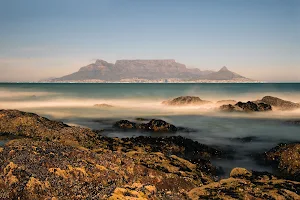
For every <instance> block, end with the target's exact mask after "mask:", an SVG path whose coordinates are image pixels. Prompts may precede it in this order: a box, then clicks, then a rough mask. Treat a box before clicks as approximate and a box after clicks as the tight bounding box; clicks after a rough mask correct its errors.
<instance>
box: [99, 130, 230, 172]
mask: <svg viewBox="0 0 300 200" xmlns="http://www.w3.org/2000/svg"><path fill="white" fill-rule="evenodd" d="M101 141H102V143H101V144H100V146H102V147H106V148H108V149H110V150H112V151H122V152H130V151H141V152H160V153H163V154H164V155H166V156H169V155H176V156H178V157H180V158H183V159H186V160H188V161H190V162H191V163H193V164H196V165H197V168H199V169H200V170H201V171H203V172H207V173H208V174H214V175H217V174H218V173H219V169H217V168H216V167H215V166H213V165H212V164H211V162H210V160H211V159H212V158H227V157H230V156H231V152H225V151H221V150H219V149H217V148H213V147H209V146H207V145H204V144H200V143H198V142H196V141H193V140H191V139H188V138H184V137H181V136H172V137H144V136H139V137H134V138H121V139H119V138H108V137H101Z"/></svg>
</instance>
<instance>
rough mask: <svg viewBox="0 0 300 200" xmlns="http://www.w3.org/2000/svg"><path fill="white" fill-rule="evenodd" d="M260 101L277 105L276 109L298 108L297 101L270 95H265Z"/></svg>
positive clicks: (299, 106)
mask: <svg viewBox="0 0 300 200" xmlns="http://www.w3.org/2000/svg"><path fill="white" fill-rule="evenodd" d="M261 101H262V102H265V103H267V104H270V105H271V106H274V107H277V108H278V109H281V110H292V109H297V108H300V104H298V103H294V102H291V101H286V100H283V99H279V98H277V97H272V96H265V97H264V98H262V100H261Z"/></svg>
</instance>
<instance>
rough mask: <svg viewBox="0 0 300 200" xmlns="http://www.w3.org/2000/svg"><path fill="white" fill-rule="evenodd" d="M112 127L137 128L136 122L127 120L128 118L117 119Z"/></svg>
mask: <svg viewBox="0 0 300 200" xmlns="http://www.w3.org/2000/svg"><path fill="white" fill-rule="evenodd" d="M114 127H117V128H120V129H137V125H136V123H134V122H131V121H128V120H120V121H117V122H116V123H115V124H114Z"/></svg>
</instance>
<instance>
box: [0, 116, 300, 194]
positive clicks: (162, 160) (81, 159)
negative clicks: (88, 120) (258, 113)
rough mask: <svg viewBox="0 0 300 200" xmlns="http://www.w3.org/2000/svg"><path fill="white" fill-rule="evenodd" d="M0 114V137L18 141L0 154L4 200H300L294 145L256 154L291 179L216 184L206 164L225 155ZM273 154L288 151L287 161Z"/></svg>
mask: <svg viewBox="0 0 300 200" xmlns="http://www.w3.org/2000/svg"><path fill="white" fill-rule="evenodd" d="M0 113H1V117H0V133H2V135H5V136H6V137H17V139H16V138H12V139H11V140H10V141H9V142H6V143H5V145H4V146H2V147H0V169H1V170H0V176H1V177H3V179H0V186H1V187H0V191H1V194H2V196H4V197H6V198H9V199H10V198H14V197H22V199H40V198H62V197H65V196H66V195H68V197H69V198H77V199H84V198H100V199H110V200H113V199H128V198H136V199H203V198H204V199H205V198H220V199H229V198H233V199H236V198H237V199H245V198H250V197H251V198H263V199H265V198H267V199H270V198H275V199H278V198H290V199H297V198H299V197H300V196H299V189H300V182H297V181H299V180H300V177H299V171H298V170H299V169H298V168H297V165H296V163H295V162H291V161H290V157H291V158H292V160H295V159H297V158H299V156H300V155H299V152H298V151H296V150H295V149H297V148H298V146H299V145H300V143H293V144H290V145H289V144H287V145H281V146H277V147H275V148H273V149H270V150H269V151H268V152H266V153H263V152H261V153H262V154H259V155H258V154H257V155H258V156H257V158H258V159H259V162H262V163H263V162H267V161H268V159H271V160H273V159H274V157H273V156H276V159H279V160H276V162H275V163H274V160H273V161H272V165H273V166H274V167H275V168H278V166H279V162H281V160H280V159H282V160H283V161H284V162H285V166H283V169H285V168H289V169H293V170H292V171H290V170H289V171H287V172H286V171H282V172H279V174H278V175H274V174H270V173H267V172H255V171H250V170H247V169H244V168H238V166H237V168H234V169H232V170H231V172H230V176H229V178H220V175H219V173H222V172H221V171H220V170H221V169H217V168H216V167H215V166H214V165H212V164H211V161H210V160H211V159H212V158H214V157H215V158H218V157H223V158H224V157H228V156H229V157H228V159H230V154H231V153H230V151H229V152H227V151H224V150H222V149H219V148H218V147H212V146H209V145H205V144H200V143H198V142H194V141H192V140H190V139H186V138H183V137H181V136H173V137H168V136H166V137H155V138H152V137H151V132H149V136H148V137H143V136H141V137H135V138H123V139H120V138H114V137H113V138H110V137H106V136H103V135H102V134H101V133H102V131H92V130H90V129H86V128H80V127H75V126H68V125H66V124H64V123H62V122H58V121H53V120H49V119H47V118H44V117H41V116H38V115H36V114H33V113H26V112H22V111H17V110H0ZM295 145H298V146H295ZM280 148H284V149H286V150H287V149H288V150H289V151H290V153H289V154H288V155H289V157H286V156H285V154H284V153H283V152H282V151H281V150H280ZM286 150H285V151H286ZM191 155H192V157H191ZM278 155H279V156H280V157H278ZM266 164H267V165H269V163H268V162H267V163H266ZM86 183H88V184H86ZM70 185H71V186H72V187H69V186H70ZM22 187H23V188H24V189H22V190H21V188H22Z"/></svg>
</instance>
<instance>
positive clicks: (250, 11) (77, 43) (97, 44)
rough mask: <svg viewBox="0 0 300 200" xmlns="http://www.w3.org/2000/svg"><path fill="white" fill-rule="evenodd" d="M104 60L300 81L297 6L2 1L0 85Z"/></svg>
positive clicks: (217, 0)
mask: <svg viewBox="0 0 300 200" xmlns="http://www.w3.org/2000/svg"><path fill="white" fill-rule="evenodd" d="M96 59H103V60H106V61H108V62H112V63H114V62H115V61H116V60H119V59H175V60H176V61H177V62H180V63H183V64H185V65H186V66H187V67H197V68H199V69H201V70H208V69H209V70H218V69H220V68H221V67H223V66H227V68H229V69H230V70H232V71H234V72H236V73H239V74H241V75H243V76H246V77H248V78H252V79H255V80H265V81H274V82H290V81H294V82H300V1H299V0H285V1H282V0H182V1H179V0H176V1H175V0H148V1H147V0H85V1H82V0H51V1H50V0H48V1H41V0H26V1H24V0H0V81H37V80H40V79H44V78H49V77H60V76H63V75H66V74H70V73H72V72H75V71H77V70H78V69H79V68H80V67H82V66H85V65H87V64H90V63H92V62H94V61H95V60H96Z"/></svg>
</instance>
